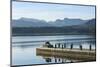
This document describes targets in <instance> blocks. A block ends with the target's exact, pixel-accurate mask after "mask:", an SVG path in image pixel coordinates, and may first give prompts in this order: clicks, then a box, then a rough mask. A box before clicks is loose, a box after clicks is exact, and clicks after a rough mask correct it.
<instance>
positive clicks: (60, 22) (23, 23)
mask: <svg viewBox="0 0 100 67" xmlns="http://www.w3.org/2000/svg"><path fill="white" fill-rule="evenodd" d="M95 21H96V20H95V18H94V19H90V20H82V19H70V18H64V19H57V20H55V21H48V22H47V21H45V20H39V19H31V18H24V17H22V18H20V19H17V20H15V19H14V20H12V27H64V26H73V25H82V24H95Z"/></svg>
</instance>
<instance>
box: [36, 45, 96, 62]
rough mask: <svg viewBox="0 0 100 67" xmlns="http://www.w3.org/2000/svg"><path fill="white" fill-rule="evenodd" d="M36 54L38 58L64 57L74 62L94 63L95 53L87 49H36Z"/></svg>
mask: <svg viewBox="0 0 100 67" xmlns="http://www.w3.org/2000/svg"><path fill="white" fill-rule="evenodd" d="M36 54H37V55H38V56H51V57H64V58H68V59H74V60H83V61H95V60H96V52H95V50H88V49H82V50H80V49H69V48H63V49H62V48H46V47H41V48H36Z"/></svg>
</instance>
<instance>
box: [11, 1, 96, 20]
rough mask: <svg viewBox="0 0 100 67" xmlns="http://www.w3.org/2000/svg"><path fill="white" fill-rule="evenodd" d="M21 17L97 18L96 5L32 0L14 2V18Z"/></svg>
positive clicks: (54, 18)
mask: <svg viewBox="0 0 100 67" xmlns="http://www.w3.org/2000/svg"><path fill="white" fill-rule="evenodd" d="M21 17H25V18H33V19H40V20H46V21H55V20H56V19H64V18H74V19H75V18H77V19H83V20H87V19H92V18H95V6H79V5H62V4H47V3H32V2H18V1H17V2H16V1H13V2H12V19H19V18H21Z"/></svg>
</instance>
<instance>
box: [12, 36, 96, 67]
mask: <svg viewBox="0 0 100 67" xmlns="http://www.w3.org/2000/svg"><path fill="white" fill-rule="evenodd" d="M46 41H49V42H50V43H51V44H52V45H55V44H56V43H66V48H70V45H71V43H73V45H74V46H73V47H74V48H79V45H82V46H83V48H84V49H89V45H90V44H91V45H92V49H95V45H96V40H95V37H94V36H89V35H59V36H12V65H28V64H48V63H63V62H66V63H69V62H76V61H77V60H73V59H68V58H55V57H46V56H37V55H36V48H39V47H42V46H43V45H44V44H45V42H46Z"/></svg>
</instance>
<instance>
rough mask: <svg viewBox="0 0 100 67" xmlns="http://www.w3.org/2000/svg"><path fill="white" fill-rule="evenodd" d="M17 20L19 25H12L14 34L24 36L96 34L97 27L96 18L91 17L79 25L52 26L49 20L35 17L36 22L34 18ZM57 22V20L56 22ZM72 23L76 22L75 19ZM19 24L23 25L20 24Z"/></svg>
mask: <svg viewBox="0 0 100 67" xmlns="http://www.w3.org/2000/svg"><path fill="white" fill-rule="evenodd" d="M66 20H67V19H66ZM15 21H16V20H15ZM18 21H19V22H18ZM58 21H61V20H58ZM78 21H79V20H78ZM17 22H18V26H13V27H12V34H13V35H20V36H21V35H23V36H24V35H62V34H66V35H67V34H89V35H90V34H91V35H95V34H96V27H95V25H96V19H91V20H88V21H86V22H84V23H80V24H77V25H72V24H71V25H68V26H67V25H65V26H52V24H48V23H47V22H45V21H43V20H41V21H40V20H37V19H34V22H33V19H25V18H22V19H20V20H17ZM17 22H13V23H17ZM23 22H24V23H25V24H24V23H23ZM28 23H30V24H28ZM32 23H33V24H32ZM51 23H54V22H51ZM55 23H57V22H55ZM59 23H63V22H59ZM72 23H74V21H73V22H72ZM77 23H78V22H77ZM19 24H20V26H21V27H20V26H19ZM26 24H27V25H28V26H27V25H26ZM35 24H36V25H35Z"/></svg>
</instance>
